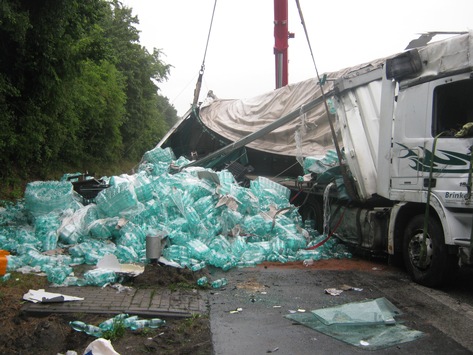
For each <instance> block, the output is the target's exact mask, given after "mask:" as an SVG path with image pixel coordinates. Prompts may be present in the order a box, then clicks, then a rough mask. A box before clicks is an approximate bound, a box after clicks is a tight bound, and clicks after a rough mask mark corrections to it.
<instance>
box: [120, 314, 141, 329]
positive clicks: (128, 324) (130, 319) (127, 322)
mask: <svg viewBox="0 0 473 355" xmlns="http://www.w3.org/2000/svg"><path fill="white" fill-rule="evenodd" d="M136 320H138V316H131V317H127V318H125V319H124V320H123V324H124V325H125V327H126V328H130V327H131V324H132V323H133V322H135V321H136Z"/></svg>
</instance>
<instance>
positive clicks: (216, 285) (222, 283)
mask: <svg viewBox="0 0 473 355" xmlns="http://www.w3.org/2000/svg"><path fill="white" fill-rule="evenodd" d="M227 283H228V281H227V279H226V278H224V277H222V278H221V279H217V280H214V281H212V283H211V285H212V288H220V287H223V286H225V285H226V284H227Z"/></svg>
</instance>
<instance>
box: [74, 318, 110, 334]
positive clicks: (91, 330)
mask: <svg viewBox="0 0 473 355" xmlns="http://www.w3.org/2000/svg"><path fill="white" fill-rule="evenodd" d="M69 325H70V326H71V328H72V329H74V330H76V331H78V332H84V333H86V334H89V335H92V336H94V337H97V338H100V337H101V336H102V334H103V332H102V329H100V328H99V327H97V326H95V325H92V324H86V323H84V322H81V321H80V320H75V321H72V322H69Z"/></svg>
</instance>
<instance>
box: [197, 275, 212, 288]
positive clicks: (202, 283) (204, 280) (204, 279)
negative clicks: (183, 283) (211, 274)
mask: <svg viewBox="0 0 473 355" xmlns="http://www.w3.org/2000/svg"><path fill="white" fill-rule="evenodd" d="M208 282H209V279H207V277H206V276H202V277H201V278H200V279H198V280H197V285H199V286H205V285H207V283H208Z"/></svg>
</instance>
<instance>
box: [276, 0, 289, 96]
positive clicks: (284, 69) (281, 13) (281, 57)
mask: <svg viewBox="0 0 473 355" xmlns="http://www.w3.org/2000/svg"><path fill="white" fill-rule="evenodd" d="M287 18H288V11H287V0H274V56H275V63H276V89H278V88H280V87H282V86H286V85H287V83H288V59H287V48H288V47H289V45H288V38H289V37H292V36H293V35H292V34H290V33H289V31H288V24H287V22H288V19H287Z"/></svg>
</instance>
